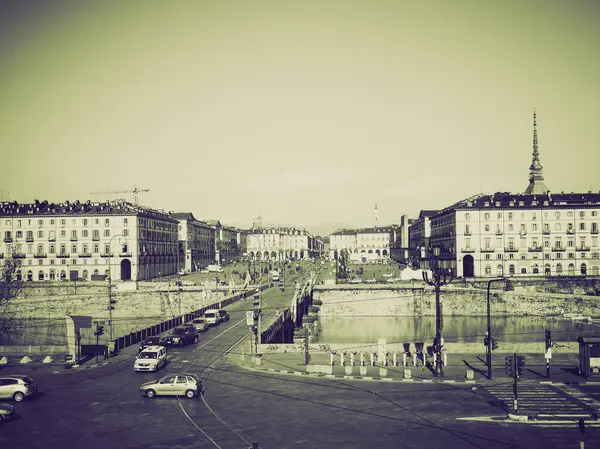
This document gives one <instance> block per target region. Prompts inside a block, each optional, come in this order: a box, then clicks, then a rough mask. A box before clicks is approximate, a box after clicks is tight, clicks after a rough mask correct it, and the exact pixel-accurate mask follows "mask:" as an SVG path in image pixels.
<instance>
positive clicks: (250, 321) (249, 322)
mask: <svg viewBox="0 0 600 449" xmlns="http://www.w3.org/2000/svg"><path fill="white" fill-rule="evenodd" d="M246 324H247V325H248V326H253V325H254V312H253V311H252V310H248V311H247V312H246Z"/></svg>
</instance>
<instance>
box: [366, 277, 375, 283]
mask: <svg viewBox="0 0 600 449" xmlns="http://www.w3.org/2000/svg"><path fill="white" fill-rule="evenodd" d="M376 282H377V279H375V278H371V279H367V280H366V281H365V283H366V284H375V283H376Z"/></svg>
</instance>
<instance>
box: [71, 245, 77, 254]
mask: <svg viewBox="0 0 600 449" xmlns="http://www.w3.org/2000/svg"><path fill="white" fill-rule="evenodd" d="M76 252H77V245H71V253H72V254H74V253H76Z"/></svg>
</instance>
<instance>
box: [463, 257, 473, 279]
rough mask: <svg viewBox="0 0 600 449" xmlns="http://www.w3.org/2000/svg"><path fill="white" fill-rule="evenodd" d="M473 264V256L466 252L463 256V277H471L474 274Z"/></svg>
mask: <svg viewBox="0 0 600 449" xmlns="http://www.w3.org/2000/svg"><path fill="white" fill-rule="evenodd" d="M474 267H475V264H474V263H473V256H471V255H470V254H467V255H466V256H465V257H463V277H466V278H469V277H473V276H474V274H475V268H474Z"/></svg>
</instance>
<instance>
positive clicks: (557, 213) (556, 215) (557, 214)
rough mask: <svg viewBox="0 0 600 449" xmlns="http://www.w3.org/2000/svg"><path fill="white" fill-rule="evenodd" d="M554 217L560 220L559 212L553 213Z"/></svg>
mask: <svg viewBox="0 0 600 449" xmlns="http://www.w3.org/2000/svg"><path fill="white" fill-rule="evenodd" d="M554 217H555V218H557V219H558V218H560V212H559V211H556V212H554Z"/></svg>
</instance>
